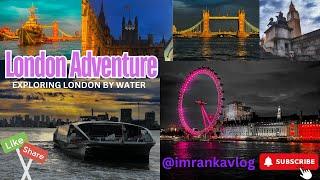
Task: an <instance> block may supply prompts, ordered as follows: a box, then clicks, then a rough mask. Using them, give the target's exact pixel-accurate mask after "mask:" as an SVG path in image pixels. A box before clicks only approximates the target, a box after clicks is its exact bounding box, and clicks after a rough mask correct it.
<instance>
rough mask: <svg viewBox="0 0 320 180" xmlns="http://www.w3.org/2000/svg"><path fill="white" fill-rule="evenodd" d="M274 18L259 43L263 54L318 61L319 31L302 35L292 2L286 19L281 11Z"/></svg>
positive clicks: (297, 13)
mask: <svg viewBox="0 0 320 180" xmlns="http://www.w3.org/2000/svg"><path fill="white" fill-rule="evenodd" d="M276 18H277V20H276V21H274V20H273V18H270V22H269V24H268V29H267V30H266V31H265V32H264V33H265V37H264V38H263V39H262V41H261V46H262V48H263V50H264V51H265V52H267V53H271V54H273V55H276V56H281V57H290V58H292V59H294V60H307V61H312V60H314V61H320V29H318V30H315V31H313V32H309V33H307V34H303V35H302V33H301V25H300V15H299V12H298V11H297V9H296V8H295V6H294V4H293V3H292V2H291V3H290V5H289V12H288V13H287V18H285V17H284V16H283V13H282V12H281V11H280V12H279V15H278V16H276Z"/></svg>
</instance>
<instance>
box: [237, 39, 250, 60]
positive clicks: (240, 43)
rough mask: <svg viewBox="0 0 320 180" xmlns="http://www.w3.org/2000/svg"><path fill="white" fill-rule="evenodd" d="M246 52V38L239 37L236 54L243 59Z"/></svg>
mask: <svg viewBox="0 0 320 180" xmlns="http://www.w3.org/2000/svg"><path fill="white" fill-rule="evenodd" d="M247 54H248V52H247V50H246V40H245V39H244V38H239V41H238V49H237V55H238V56H239V57H240V58H241V59H243V60H244V59H245V57H246V56H247Z"/></svg>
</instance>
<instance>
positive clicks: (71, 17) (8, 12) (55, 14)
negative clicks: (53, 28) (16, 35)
mask: <svg viewBox="0 0 320 180" xmlns="http://www.w3.org/2000/svg"><path fill="white" fill-rule="evenodd" d="M32 3H33V4H34V6H36V7H37V8H38V9H37V15H38V16H39V21H40V23H41V24H44V25H50V24H52V21H55V20H56V21H58V22H59V26H60V28H61V29H62V30H63V31H65V32H66V33H69V34H74V32H75V31H80V26H81V0H67V1H61V0H45V1H43V0H1V1H0V17H1V20H0V27H1V26H9V27H10V28H12V29H13V30H16V29H17V28H19V26H20V25H21V24H22V23H23V22H25V21H26V20H27V18H28V16H29V12H28V8H30V7H31V5H32Z"/></svg>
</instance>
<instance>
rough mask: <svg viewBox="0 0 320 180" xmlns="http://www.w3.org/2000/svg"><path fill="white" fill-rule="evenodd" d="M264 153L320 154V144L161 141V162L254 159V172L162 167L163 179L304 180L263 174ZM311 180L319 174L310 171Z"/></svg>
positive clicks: (285, 173) (295, 173) (287, 173)
mask: <svg viewBox="0 0 320 180" xmlns="http://www.w3.org/2000/svg"><path fill="white" fill-rule="evenodd" d="M263 152H271V153H272V152H279V153H292V152H296V153H318V154H319V153H320V143H280V142H245V141H229V142H217V141H214V142H172V141H161V159H163V158H166V157H178V158H179V159H210V158H212V157H213V156H215V157H217V158H219V159H223V158H235V157H239V158H243V159H255V167H256V168H255V170H253V171H249V170H248V169H246V168H232V169H226V168H224V169H221V168H220V169H219V168H218V169H214V168H211V169H210V168H208V169H206V168H202V169H197V168H188V169H183V168H179V169H177V168H173V169H171V170H166V169H164V168H162V167H161V179H183V180H189V179H190V180H191V179H200V180H203V179H211V180H213V179H214V180H220V179H222V180H223V179H225V180H233V179H245V180H247V179H254V180H280V179H285V178H286V180H294V179H297V180H301V179H302V178H300V176H299V174H300V171H299V170H296V171H261V170H259V164H258V157H259V154H260V153H263ZM311 172H312V174H313V177H312V179H311V180H313V179H314V180H316V179H317V180H318V179H320V170H319V169H318V171H311Z"/></svg>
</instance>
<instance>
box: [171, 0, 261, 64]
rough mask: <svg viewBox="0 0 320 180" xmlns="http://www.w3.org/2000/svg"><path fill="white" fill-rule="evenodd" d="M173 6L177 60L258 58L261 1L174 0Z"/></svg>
mask: <svg viewBox="0 0 320 180" xmlns="http://www.w3.org/2000/svg"><path fill="white" fill-rule="evenodd" d="M173 5H174V16H173V17H174V19H173V24H174V25H173V37H174V60H177V61H199V60H200V61H202V60H205V61H208V60H227V61H229V60H258V58H259V52H257V51H256V48H258V47H259V28H258V27H259V22H258V20H257V18H255V17H258V16H259V11H258V9H259V8H258V7H259V1H257V0H250V1H240V2H233V3H232V4H230V3H227V2H226V3H225V4H224V3H223V2H220V1H213V2H212V1H211V2H208V1H204V0H202V1H196V2H194V1H185V0H174V4H173ZM185 17H188V18H185Z"/></svg>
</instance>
